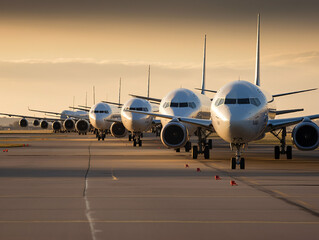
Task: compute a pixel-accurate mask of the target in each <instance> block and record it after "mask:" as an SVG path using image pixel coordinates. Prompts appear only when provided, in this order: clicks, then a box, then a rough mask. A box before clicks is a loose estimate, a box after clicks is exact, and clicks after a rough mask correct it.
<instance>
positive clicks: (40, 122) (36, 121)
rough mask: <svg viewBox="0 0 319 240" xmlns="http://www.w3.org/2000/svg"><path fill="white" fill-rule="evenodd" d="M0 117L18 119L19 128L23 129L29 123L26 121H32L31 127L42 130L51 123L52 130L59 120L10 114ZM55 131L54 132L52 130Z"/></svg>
mask: <svg viewBox="0 0 319 240" xmlns="http://www.w3.org/2000/svg"><path fill="white" fill-rule="evenodd" d="M0 115H4V116H9V117H19V118H21V119H20V120H19V126H20V127H22V128H24V127H28V125H29V122H28V120H27V119H33V126H35V127H37V126H39V127H41V128H42V129H48V127H49V122H52V129H53V130H54V127H55V125H56V124H57V123H59V121H60V119H57V118H43V117H34V116H27V115H18V114H11V113H0ZM54 131H55V130H54Z"/></svg>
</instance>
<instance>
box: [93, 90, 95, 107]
mask: <svg viewBox="0 0 319 240" xmlns="http://www.w3.org/2000/svg"><path fill="white" fill-rule="evenodd" d="M93 105H95V86H93Z"/></svg>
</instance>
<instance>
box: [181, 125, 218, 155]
mask: <svg viewBox="0 0 319 240" xmlns="http://www.w3.org/2000/svg"><path fill="white" fill-rule="evenodd" d="M210 133H211V132H207V131H205V130H202V128H198V129H197V136H198V145H197V146H193V159H197V157H198V154H204V158H205V159H209V155H210V149H212V148H213V141H212V139H209V140H208V141H207V137H208V135H209V134H210ZM189 148H190V149H191V145H189ZM190 149H189V150H190ZM185 150H186V145H185Z"/></svg>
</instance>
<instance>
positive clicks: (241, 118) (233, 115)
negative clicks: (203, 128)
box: [211, 81, 275, 144]
mask: <svg viewBox="0 0 319 240" xmlns="http://www.w3.org/2000/svg"><path fill="white" fill-rule="evenodd" d="M270 109H272V110H273V109H275V108H274V103H273V98H272V96H270V95H268V94H267V93H265V92H263V91H262V90H261V89H260V88H259V87H258V86H256V85H254V84H252V83H250V82H247V81H234V82H231V83H229V84H227V85H225V86H224V87H222V88H221V89H220V90H219V91H218V92H217V93H216V95H215V96H214V100H213V102H212V104H211V118H212V124H213V126H214V129H215V131H216V132H217V134H218V135H219V136H220V137H221V138H222V139H224V140H225V141H227V142H229V143H233V144H244V143H248V142H250V141H254V140H256V139H259V138H260V137H261V136H262V135H263V134H264V132H265V129H266V126H267V122H268V119H269V118H274V116H273V115H269V110H270Z"/></svg>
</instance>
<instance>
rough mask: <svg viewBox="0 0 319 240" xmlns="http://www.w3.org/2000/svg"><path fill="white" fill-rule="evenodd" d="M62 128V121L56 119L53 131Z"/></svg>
mask: <svg viewBox="0 0 319 240" xmlns="http://www.w3.org/2000/svg"><path fill="white" fill-rule="evenodd" d="M61 128H62V123H61V122H59V121H55V122H53V123H52V129H53V131H55V132H58V131H60V130H61Z"/></svg>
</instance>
